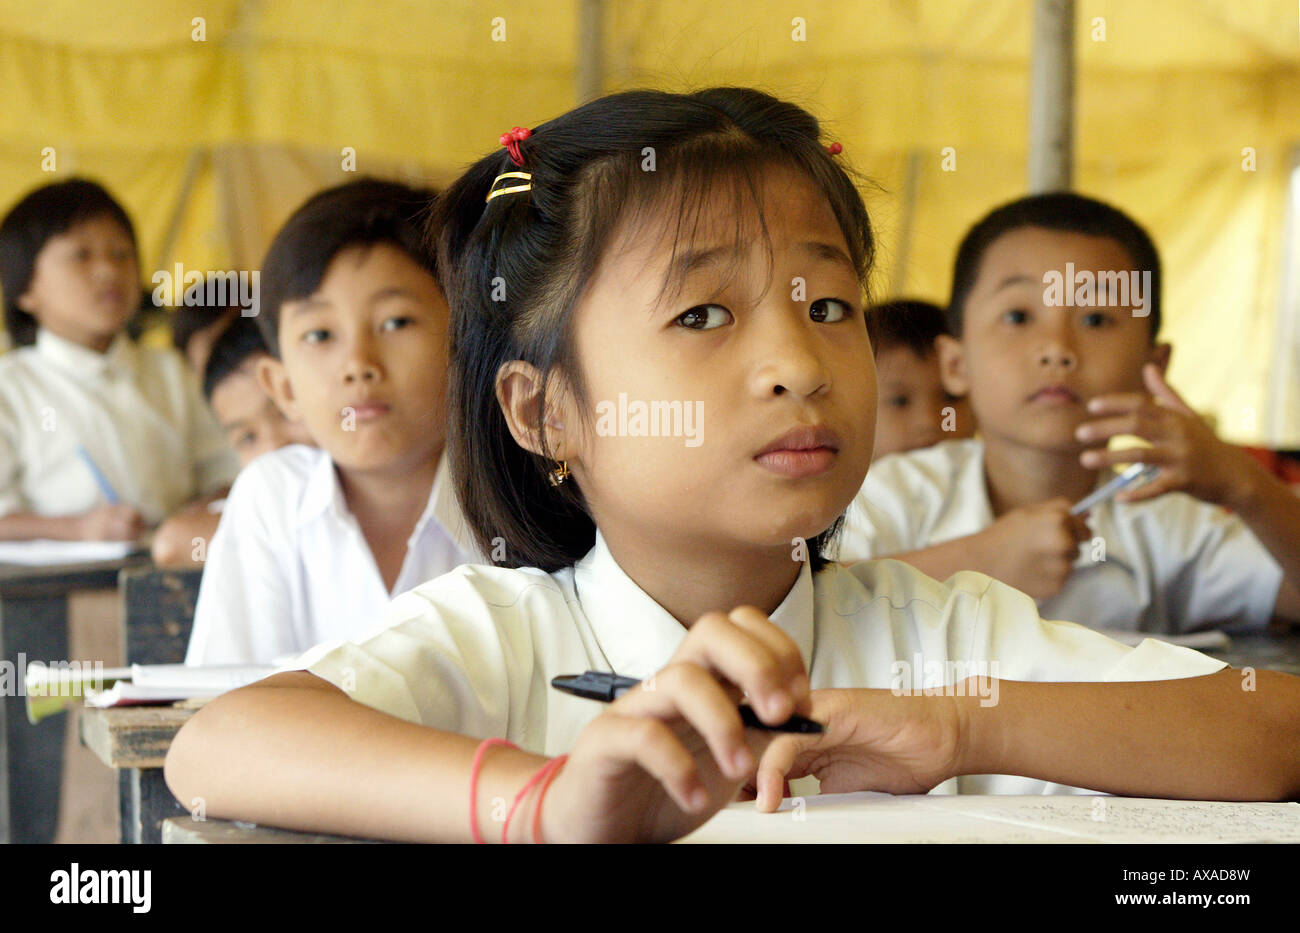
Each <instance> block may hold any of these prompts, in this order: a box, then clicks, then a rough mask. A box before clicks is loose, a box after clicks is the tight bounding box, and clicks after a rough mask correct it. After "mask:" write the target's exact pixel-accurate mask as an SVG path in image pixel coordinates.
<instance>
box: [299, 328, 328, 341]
mask: <svg viewBox="0 0 1300 933" xmlns="http://www.w3.org/2000/svg"><path fill="white" fill-rule="evenodd" d="M329 338H330V332H329V331H327V330H326V329H325V328H323V327H317V328H316V329H315V330H309V331H307V332H306V333H305V334H303V335H302V340H303V343H324V342H325V341H326V340H329Z"/></svg>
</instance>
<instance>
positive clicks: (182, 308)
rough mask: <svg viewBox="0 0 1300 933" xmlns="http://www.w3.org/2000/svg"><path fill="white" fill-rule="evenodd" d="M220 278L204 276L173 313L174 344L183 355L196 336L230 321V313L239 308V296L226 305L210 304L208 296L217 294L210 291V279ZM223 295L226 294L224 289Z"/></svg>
mask: <svg viewBox="0 0 1300 933" xmlns="http://www.w3.org/2000/svg"><path fill="white" fill-rule="evenodd" d="M218 277H219V276H217V275H215V274H214V275H213V276H204V278H203V280H202V281H200V282H195V283H194V284H193V285H191V286H190V287H189V288H187V289H185V294H184V295H183V296H182V297H181V300H180V303H179V304H178V305H176V309H175V310H174V311H172V312H171V318H170V320H171V325H172V344H173V345H174V346H175V347H176V349H177V350H180V351H181V352H182V353H184V352H185V348H186V347H188V346H189V345H190V340H192V339H193V338H194V335H195V334H197V333H198V332H199V331H201V330H207V329H208V328H209V327H214V326H216V325H218V324H220V323H221V322H222V321H225V320H228V315H229V314H230V312H231V311H232V310H233V309H236V308H238V304H237V302H238V296H234V297H233V299H231V298H228V300H227V302H226V303H225V304H209V303H208V295H209V294H212V295H216V294H217V291H216V289H212V290H209V289H208V279H209V278H214V279H215V278H218ZM222 293H223V294H224V293H226V292H225V290H224V289H223V290H222Z"/></svg>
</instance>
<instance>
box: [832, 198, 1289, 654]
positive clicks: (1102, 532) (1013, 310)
mask: <svg viewBox="0 0 1300 933" xmlns="http://www.w3.org/2000/svg"><path fill="white" fill-rule="evenodd" d="M1075 270H1079V271H1078V272H1076V271H1075ZM1088 282H1091V284H1089V285H1087V286H1086V287H1085V283H1088ZM1098 283H1110V286H1111V287H1110V288H1109V289H1108V288H1107V287H1106V286H1099V285H1098ZM1062 286H1063V287H1064V288H1065V289H1067V290H1068V300H1065V296H1064V294H1062V293H1060V290H1061V287H1062ZM1076 286H1077V287H1076ZM1112 291H1113V293H1112ZM948 314H949V327H950V329H951V331H952V334H953V336H951V337H941V338H939V354H940V360H941V367H942V371H943V378H944V383H945V385H946V386H947V387H948V389H949V390H950V391H951V392H953V393H955V394H961V395H967V394H969V396H970V401H971V407H972V408H973V410H974V412H975V417H976V420H977V421H978V423H979V426H980V431H981V437H980V438H979V439H976V440H953V441H947V442H945V443H942V444H939V445H937V446H935V447H931V448H928V449H926V450H922V451H913V452H911V453H907V454H902V455H899V456H896V457H887V458H884V459H882V460H881V461H879V462H878V463H876V464H874V465H873V466H872V468H871V470H870V472H869V473H868V475H867V479H866V482H865V483H864V485H863V487H862V492H861V493H860V494H859V495H858V497H857V498H856V499H855V501H854V503H853V505H852V506H851V507H850V510H849V513H848V516H847V519H846V522H845V527H844V531H843V534H842V538H841V547H840V552H839V554H840V559H841V560H844V561H854V560H863V559H867V558H873V557H886V556H894V557H897V558H899V559H901V560H905V561H908V562H909V563H912V564H913V565H915V566H917V567H919V568H920V569H922V570H924V571H925V572H926V573H929V574H930V575H931V576H934V577H937V578H939V579H943V578H945V577H947V576H949V575H950V574H952V573H954V572H956V571H958V570H979V571H982V572H984V573H987V574H989V575H990V576H994V577H997V578H998V579H1000V580H1002V581H1004V582H1006V583H1009V584H1011V585H1012V586H1015V587H1017V588H1019V589H1021V590H1023V591H1024V592H1026V593H1028V594H1029V595H1031V596H1033V597H1035V598H1036V599H1038V600H1039V611H1040V612H1041V613H1042V614H1043V615H1044V616H1045V617H1047V618H1057V619H1071V620H1077V621H1079V622H1083V623H1086V624H1088V625H1094V626H1097V627H1100V628H1112V629H1127V630H1138V631H1144V632H1155V633H1175V632H1180V631H1187V630H1191V629H1196V628H1201V627H1207V626H1215V625H1227V626H1235V627H1244V628H1260V627H1263V626H1264V625H1266V624H1267V622H1268V621H1269V619H1270V617H1272V616H1274V615H1276V616H1280V617H1282V618H1284V619H1289V620H1295V619H1300V593H1297V589H1296V583H1297V579H1300V501H1298V500H1297V499H1296V497H1294V496H1292V495H1290V494H1289V493H1288V492H1287V490H1286V488H1285V487H1284V486H1282V484H1280V483H1278V482H1277V481H1276V480H1275V479H1273V478H1272V477H1270V476H1269V475H1268V474H1267V473H1266V472H1265V471H1264V470H1263V469H1261V468H1260V467H1259V466H1258V465H1257V464H1256V463H1255V462H1254V461H1253V460H1252V459H1251V458H1250V457H1249V456H1247V455H1246V454H1244V453H1243V452H1242V451H1240V449H1238V448H1235V447H1232V446H1230V445H1228V444H1224V443H1223V442H1222V441H1220V440H1218V438H1216V437H1215V436H1214V434H1213V433H1212V432H1211V431H1210V429H1209V428H1208V427H1206V425H1205V424H1204V423H1203V422H1202V421H1201V419H1200V418H1198V417H1197V416H1196V415H1195V413H1194V412H1192V411H1191V409H1189V408H1188V407H1187V406H1186V405H1185V404H1184V403H1183V402H1182V400H1181V399H1180V398H1179V397H1178V396H1177V394H1176V393H1175V392H1174V391H1173V390H1172V389H1171V388H1169V386H1168V385H1167V384H1166V383H1165V381H1164V376H1163V373H1164V371H1165V368H1166V367H1167V365H1168V362H1169V354H1170V347H1169V345H1168V344H1161V343H1157V342H1156V335H1157V333H1158V330H1159V326H1160V264H1159V256H1158V254H1157V252H1156V248H1155V245H1154V244H1153V243H1152V241H1151V239H1150V237H1149V236H1148V235H1147V234H1146V232H1145V231H1144V230H1142V228H1141V227H1140V226H1138V225H1137V224H1136V223H1135V222H1133V221H1132V220H1131V219H1130V218H1128V217H1127V216H1125V215H1124V214H1123V213H1121V212H1120V211H1118V210H1116V209H1114V208H1112V207H1109V206H1108V205H1105V204H1102V203H1100V202H1097V201H1094V200H1092V199H1089V198H1084V197H1080V196H1078V195H1073V194H1050V195H1039V196H1034V197H1029V198H1023V199H1021V200H1019V201H1015V202H1012V203H1011V204H1008V205H1005V206H1003V207H1001V208H999V209H997V210H995V211H993V212H992V213H991V214H989V215H988V216H987V217H986V218H984V219H983V220H982V221H980V222H979V223H978V224H976V225H975V227H973V228H972V230H971V231H970V232H969V233H968V234H967V236H966V238H965V240H964V241H963V243H962V245H961V248H960V249H959V251H958V255H957V261H956V269H955V272H954V281H953V294H952V300H951V302H950V305H949V311H948ZM1148 318H1149V319H1148ZM1091 419H1096V420H1091ZM1117 435H1136V436H1139V437H1141V438H1143V439H1145V440H1147V441H1149V442H1150V443H1151V445H1152V446H1150V447H1144V448H1140V449H1131V448H1130V449H1126V450H1122V451H1107V450H1106V449H1105V447H1106V442H1107V441H1108V440H1109V439H1110V438H1111V437H1114V436H1117ZM1125 462H1145V463H1151V464H1155V465H1158V466H1159V467H1160V472H1159V474H1158V475H1157V477H1156V478H1155V479H1154V480H1153V481H1152V482H1150V483H1148V484H1147V485H1145V486H1143V487H1141V488H1138V489H1133V490H1129V491H1126V492H1123V493H1121V494H1120V495H1119V496H1117V497H1116V498H1115V499H1114V500H1113V501H1110V502H1105V503H1102V504H1100V505H1097V506H1095V507H1094V508H1092V509H1091V510H1090V511H1089V512H1088V515H1087V519H1086V521H1085V519H1084V518H1082V517H1079V516H1074V515H1071V514H1070V511H1069V510H1070V506H1071V505H1072V503H1074V502H1076V501H1078V500H1080V499H1082V498H1083V497H1084V496H1085V495H1086V494H1088V493H1089V492H1091V491H1092V489H1093V488H1094V487H1095V486H1096V485H1097V484H1098V482H1099V481H1101V480H1104V479H1106V478H1108V470H1107V468H1108V467H1110V466H1112V465H1114V464H1117V463H1125ZM1198 500H1200V501H1198ZM1226 509H1231V510H1232V512H1234V513H1235V514H1229V513H1228V512H1227V511H1226ZM1080 545H1083V547H1082V551H1081V550H1080Z"/></svg>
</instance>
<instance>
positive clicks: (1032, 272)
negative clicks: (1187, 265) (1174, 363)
mask: <svg viewBox="0 0 1300 933" xmlns="http://www.w3.org/2000/svg"><path fill="white" fill-rule="evenodd" d="M1066 263H1073V266H1074V270H1075V277H1076V279H1077V278H1078V276H1079V274H1080V273H1081V272H1083V271H1085V270H1087V271H1090V272H1092V273H1093V274H1094V275H1096V274H1097V273H1099V272H1114V271H1122V272H1125V273H1128V271H1129V270H1132V269H1134V268H1135V263H1134V262H1133V259H1132V257H1130V256H1129V255H1128V253H1127V252H1126V251H1125V250H1124V248H1123V247H1121V246H1120V245H1119V244H1118V243H1117V242H1115V241H1114V240H1112V239H1110V238H1108V237H1104V236H1088V235H1085V234H1079V233H1063V232H1059V231H1055V230H1047V229H1043V228H1040V227H1023V228H1020V229H1018V230H1013V231H1010V232H1009V233H1006V234H1004V235H1003V236H1001V237H999V238H998V239H997V240H995V241H994V242H993V244H992V245H991V246H990V247H989V248H988V250H987V251H986V252H985V254H984V258H983V260H982V261H981V263H980V269H979V274H978V276H977V278H976V281H975V285H974V287H973V288H972V289H971V292H970V295H969V296H968V297H967V299H966V307H965V312H964V321H963V333H962V337H961V340H960V341H958V340H954V339H952V338H949V337H940V338H939V344H938V346H939V353H940V367H941V370H942V374H943V379H944V384H945V386H946V387H947V389H948V390H949V391H950V392H953V393H954V394H958V395H962V394H965V395H967V396H968V397H969V399H970V404H971V409H972V411H973V413H974V416H975V421H976V423H977V424H978V425H979V429H980V431H981V432H982V433H983V434H984V436H985V437H986V438H989V439H990V440H1001V441H1007V442H1010V443H1013V444H1016V445H1019V446H1025V447H1031V448H1036V449H1040V450H1053V451H1059V452H1062V453H1067V452H1075V451H1078V450H1080V449H1081V448H1082V445H1081V444H1080V442H1079V441H1077V440H1076V439H1075V437H1074V430H1075V428H1077V427H1078V426H1079V424H1080V423H1082V422H1083V421H1084V420H1085V416H1086V405H1087V403H1088V400H1089V399H1091V398H1093V397H1095V396H1098V395H1106V394H1110V393H1115V392H1142V391H1143V383H1142V366H1143V364H1144V363H1146V362H1148V361H1152V362H1155V363H1156V364H1157V365H1159V366H1161V368H1162V369H1163V367H1164V365H1165V364H1166V362H1167V360H1168V350H1169V348H1168V346H1167V345H1153V344H1152V341H1151V332H1150V329H1151V322H1150V319H1149V318H1147V317H1135V316H1134V314H1133V310H1134V303H1135V302H1134V299H1133V296H1132V295H1131V294H1130V295H1129V296H1128V297H1129V301H1128V302H1127V303H1119V302H1118V301H1117V300H1116V296H1113V295H1098V296H1096V298H1095V299H1094V302H1093V304H1091V305H1089V306H1084V307H1079V306H1077V305H1076V306H1073V307H1070V306H1063V305H1060V304H1057V303H1056V302H1055V298H1056V296H1055V295H1053V294H1052V293H1051V291H1050V290H1049V286H1048V285H1047V284H1045V283H1044V275H1045V274H1046V273H1048V272H1055V273H1057V274H1058V275H1060V276H1065V274H1066V272H1067V269H1066ZM1066 287H1067V288H1071V289H1072V288H1073V285H1072V284H1071V283H1070V282H1069V281H1068V280H1067V283H1066ZM1049 300H1050V301H1052V302H1053V303H1051V304H1049Z"/></svg>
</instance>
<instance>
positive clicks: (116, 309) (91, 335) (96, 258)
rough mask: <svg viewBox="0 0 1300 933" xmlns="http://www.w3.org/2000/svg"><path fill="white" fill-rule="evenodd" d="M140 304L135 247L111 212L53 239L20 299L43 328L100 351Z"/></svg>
mask: <svg viewBox="0 0 1300 933" xmlns="http://www.w3.org/2000/svg"><path fill="white" fill-rule="evenodd" d="M139 304H140V271H139V266H138V264H137V261H136V255H135V245H134V244H133V243H132V242H131V236H130V234H129V233H127V231H126V230H125V229H124V228H123V227H122V225H121V224H119V223H118V222H117V221H116V220H114V219H113V218H112V217H109V216H107V215H102V216H99V217H92V218H91V219H89V220H86V221H83V222H82V223H79V224H76V225H75V226H73V227H71V228H69V229H68V230H67V231H66V232H65V233H61V234H59V235H58V236H52V237H50V238H49V240H47V241H46V242H45V245H44V246H42V247H41V251H40V252H39V253H37V254H36V268H35V271H34V274H33V275H32V281H31V285H30V286H28V289H27V291H26V293H25V294H23V295H21V296H20V297H19V298H18V307H20V308H21V309H22V310H24V311H26V312H27V313H28V314H30V315H32V316H33V317H34V318H36V321H37V323H38V324H39V325H40V326H41V327H43V328H44V329H46V330H48V331H51V332H52V333H55V334H58V335H59V336H60V337H63V338H65V339H67V340H71V341H73V342H74V343H79V344H81V345H82V346H84V347H89V348H90V349H92V350H96V351H98V352H100V353H102V352H104V351H105V350H107V349H108V347H109V344H111V343H112V342H113V338H114V337H116V336H117V335H118V333H120V332H121V330H122V328H124V327H125V326H126V323H127V321H129V320H130V319H131V316H132V315H133V314H134V313H135V311H136V308H137V307H138V306H139Z"/></svg>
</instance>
